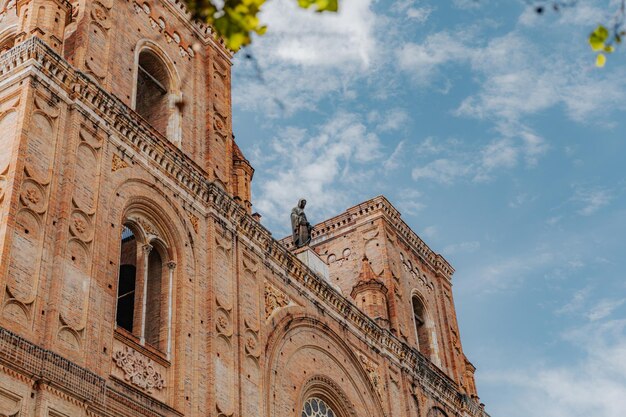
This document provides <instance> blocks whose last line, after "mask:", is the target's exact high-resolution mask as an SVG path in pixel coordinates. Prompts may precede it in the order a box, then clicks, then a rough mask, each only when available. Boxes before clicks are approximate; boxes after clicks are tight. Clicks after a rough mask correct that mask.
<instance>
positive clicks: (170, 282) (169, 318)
mask: <svg viewBox="0 0 626 417" xmlns="http://www.w3.org/2000/svg"><path fill="white" fill-rule="evenodd" d="M167 269H168V271H169V274H168V275H169V280H168V284H167V351H166V354H167V360H170V356H171V354H172V313H173V310H174V306H173V305H172V289H173V283H174V271H175V270H176V262H174V261H170V262H168V263H167Z"/></svg>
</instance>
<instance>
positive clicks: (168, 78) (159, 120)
mask: <svg viewBox="0 0 626 417" xmlns="http://www.w3.org/2000/svg"><path fill="white" fill-rule="evenodd" d="M177 88H178V82H177V80H175V79H174V78H173V74H172V71H170V68H169V67H168V65H167V64H166V62H165V61H164V59H163V58H162V57H161V56H160V55H159V54H157V53H156V52H155V51H154V50H152V49H150V48H143V49H140V52H139V56H138V60H137V84H136V89H135V101H134V104H135V111H136V112H137V113H139V115H140V116H141V117H143V118H144V119H145V120H146V122H148V123H149V124H150V125H151V126H152V127H153V128H154V129H155V130H157V131H158V132H159V133H161V134H162V135H163V136H165V137H167V138H168V139H169V140H170V141H172V142H174V143H177V144H179V142H180V118H181V114H180V109H179V107H178V106H177V102H178V101H180V100H179V96H180V94H179V93H178V92H177Z"/></svg>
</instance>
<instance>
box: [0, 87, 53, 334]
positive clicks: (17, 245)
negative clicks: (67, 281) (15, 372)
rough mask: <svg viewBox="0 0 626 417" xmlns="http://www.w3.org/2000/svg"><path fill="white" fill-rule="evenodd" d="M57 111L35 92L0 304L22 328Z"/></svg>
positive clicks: (35, 282)
mask: <svg viewBox="0 0 626 417" xmlns="http://www.w3.org/2000/svg"><path fill="white" fill-rule="evenodd" d="M59 113H60V110H59V107H58V103H57V102H56V101H55V100H53V99H49V98H45V97H43V96H41V95H39V94H38V93H36V94H35V97H34V109H33V111H32V114H31V115H30V120H29V121H27V133H26V138H25V142H26V144H25V159H24V171H23V179H22V183H21V184H20V187H19V202H18V208H17V214H16V217H15V219H16V224H15V228H14V230H13V232H12V236H11V246H10V249H9V265H8V271H7V284H6V288H5V292H4V297H3V305H2V314H3V316H4V317H5V318H8V319H9V320H12V321H14V322H17V323H20V324H21V325H22V326H24V327H29V326H30V324H31V323H32V320H33V312H34V303H35V300H36V297H37V290H38V287H39V279H40V273H41V271H40V268H41V262H42V258H43V244H44V234H45V233H44V232H45V230H44V229H45V224H46V219H47V214H48V213H47V212H48V199H49V193H50V186H51V184H50V183H51V181H52V169H53V160H54V156H55V149H56V143H57V141H56V137H57V135H56V131H57V129H58V123H59V120H58V119H59Z"/></svg>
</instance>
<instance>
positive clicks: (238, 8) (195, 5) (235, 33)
mask: <svg viewBox="0 0 626 417" xmlns="http://www.w3.org/2000/svg"><path fill="white" fill-rule="evenodd" d="M265 1H266V0H224V1H223V2H218V1H216V0H185V2H186V3H187V7H188V8H189V11H190V12H191V13H192V15H193V17H194V18H195V19H198V20H201V21H203V22H206V23H208V24H210V25H211V26H212V27H213V28H214V29H215V31H216V32H217V35H218V36H220V37H221V38H222V39H224V42H225V43H226V46H227V47H228V48H230V49H232V50H233V51H238V50H239V49H241V48H242V47H244V46H246V45H249V44H250V43H251V42H252V36H253V34H255V33H256V34H257V35H263V34H264V33H265V31H266V30H267V26H265V25H263V24H262V23H261V21H260V19H259V17H258V15H259V12H260V11H261V7H262V6H263V4H265ZM294 1H296V2H297V4H298V6H300V7H302V8H303V9H308V8H310V7H315V11H317V12H326V11H329V12H336V11H337V10H338V9H339V4H338V3H339V0H294Z"/></svg>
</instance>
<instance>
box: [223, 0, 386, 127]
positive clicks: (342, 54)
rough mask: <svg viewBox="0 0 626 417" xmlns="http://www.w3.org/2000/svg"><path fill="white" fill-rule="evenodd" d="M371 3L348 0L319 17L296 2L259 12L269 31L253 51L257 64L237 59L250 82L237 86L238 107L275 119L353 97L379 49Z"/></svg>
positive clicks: (282, 1) (283, 1)
mask: <svg viewBox="0 0 626 417" xmlns="http://www.w3.org/2000/svg"><path fill="white" fill-rule="evenodd" d="M371 4H372V0H345V1H342V3H341V8H340V11H339V12H338V13H323V14H318V13H315V12H313V11H312V10H302V9H300V8H299V7H297V4H296V3H295V2H294V1H292V0H275V1H272V2H268V3H267V4H266V5H265V7H264V9H263V12H262V14H261V20H262V21H263V22H264V23H266V24H267V25H268V32H267V34H266V35H265V36H263V37H259V38H256V39H255V40H254V42H253V45H252V47H251V48H250V50H249V52H251V53H252V55H253V56H254V57H255V59H256V65H255V62H251V61H249V60H246V59H245V55H244V54H241V53H240V54H238V55H237V57H236V60H235V66H236V71H235V76H237V74H241V75H245V76H247V78H244V77H242V78H241V79H239V80H238V82H237V83H234V84H233V101H234V104H235V105H237V106H239V107H241V108H244V109H254V110H259V111H263V112H264V113H265V114H266V115H270V116H272V115H278V114H283V113H287V114H292V113H294V112H296V111H299V110H302V109H309V110H313V109H316V105H317V103H318V102H319V101H320V100H322V99H323V98H324V97H327V96H328V95H330V94H334V95H335V96H341V95H343V96H344V97H345V98H346V99H352V98H354V97H355V94H356V93H355V90H353V89H352V85H354V83H355V82H357V80H359V79H361V78H363V77H366V76H367V75H368V74H369V71H370V69H372V65H373V62H374V61H375V59H376V56H377V55H378V54H379V51H380V48H379V41H378V39H377V31H376V27H377V25H378V19H379V18H378V17H377V15H376V14H375V13H374V12H373V11H372V10H371ZM256 68H258V69H259V71H260V73H259V77H257V76H254V74H256V72H257V70H256ZM251 75H252V76H251Z"/></svg>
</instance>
